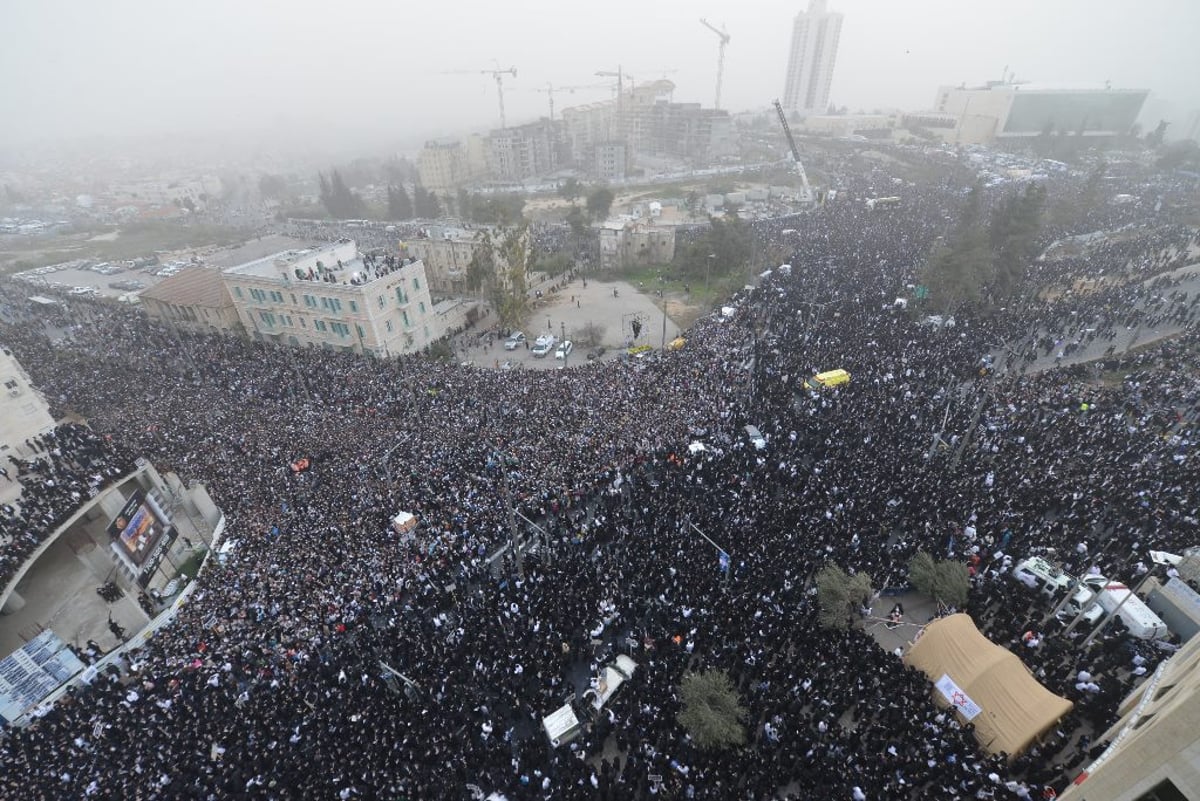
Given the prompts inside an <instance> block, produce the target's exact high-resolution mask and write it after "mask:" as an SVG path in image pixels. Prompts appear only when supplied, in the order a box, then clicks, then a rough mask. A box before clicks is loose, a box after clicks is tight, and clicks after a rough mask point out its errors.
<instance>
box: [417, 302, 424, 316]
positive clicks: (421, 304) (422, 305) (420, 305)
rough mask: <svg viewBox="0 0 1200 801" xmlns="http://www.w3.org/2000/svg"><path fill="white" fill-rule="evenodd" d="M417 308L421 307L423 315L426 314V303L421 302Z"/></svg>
mask: <svg viewBox="0 0 1200 801" xmlns="http://www.w3.org/2000/svg"><path fill="white" fill-rule="evenodd" d="M417 306H418V307H420V309H421V314H424V313H425V301H421V302H420V303H418V304H417Z"/></svg>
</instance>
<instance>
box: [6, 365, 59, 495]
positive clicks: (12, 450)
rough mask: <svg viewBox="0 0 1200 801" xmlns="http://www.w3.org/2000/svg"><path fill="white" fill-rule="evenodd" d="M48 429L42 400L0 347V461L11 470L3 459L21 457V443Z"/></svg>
mask: <svg viewBox="0 0 1200 801" xmlns="http://www.w3.org/2000/svg"><path fill="white" fill-rule="evenodd" d="M52 428H54V418H53V417H51V416H50V407H49V405H48V404H47V403H46V399H45V398H43V397H42V394H41V393H40V392H38V391H37V390H36V389H34V387H33V384H32V383H30V381H29V375H28V374H27V373H26V372H25V368H24V367H22V366H21V363H20V362H18V361H17V359H16V357H15V356H13V355H12V354H11V353H10V352H9V351H8V349H7V348H0V462H3V464H4V465H5V466H6V467H9V468H10V469H11V465H9V464H8V459H6V458H5V457H7V456H18V457H19V456H22V455H24V454H25V447H24V445H23V443H24V442H25V440H27V439H30V438H32V437H35V436H37V435H38V434H41V433H43V432H46V431H49V430H50V429H52ZM6 483H11V482H6ZM7 500H8V499H7V498H5V501H6V502H7Z"/></svg>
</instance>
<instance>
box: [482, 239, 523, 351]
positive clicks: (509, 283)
mask: <svg viewBox="0 0 1200 801" xmlns="http://www.w3.org/2000/svg"><path fill="white" fill-rule="evenodd" d="M528 241H529V237H528V226H526V225H521V226H519V227H517V228H513V229H511V230H509V231H508V233H506V234H505V236H504V239H503V240H501V242H500V246H499V248H498V250H499V253H500V257H501V259H502V260H503V262H504V264H505V268H504V272H503V276H502V280H497V281H495V282H494V283H493V285H492V293H491V294H492V308H494V309H495V310H496V313H497V315H499V317H500V325H501V326H503V327H505V328H515V327H516V326H518V325H520V324H521V320H522V319H524V317H525V315H526V313H527V312H528V311H529V294H528V292H527V291H526V290H527V289H528V282H527V280H526V279H527V275H528V268H529V264H528V259H529V244H528Z"/></svg>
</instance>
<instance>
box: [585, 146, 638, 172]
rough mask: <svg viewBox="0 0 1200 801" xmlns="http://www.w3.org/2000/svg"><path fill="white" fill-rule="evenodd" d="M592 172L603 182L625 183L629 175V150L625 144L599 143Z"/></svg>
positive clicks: (595, 148) (594, 149)
mask: <svg viewBox="0 0 1200 801" xmlns="http://www.w3.org/2000/svg"><path fill="white" fill-rule="evenodd" d="M592 152H593V164H592V169H591V172H592V174H593V175H595V176H596V177H597V178H599V179H600V180H601V181H624V180H625V176H626V175H628V174H629V148H628V146H626V144H625V142H623V141H619V140H614V141H610V142H597V143H596V144H595V146H594V147H593V150H592Z"/></svg>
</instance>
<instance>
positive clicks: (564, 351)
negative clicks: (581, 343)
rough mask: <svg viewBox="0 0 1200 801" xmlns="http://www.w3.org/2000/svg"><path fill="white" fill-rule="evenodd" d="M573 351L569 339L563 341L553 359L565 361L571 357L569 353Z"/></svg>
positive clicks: (572, 344)
mask: <svg viewBox="0 0 1200 801" xmlns="http://www.w3.org/2000/svg"><path fill="white" fill-rule="evenodd" d="M573 350H575V344H574V343H573V342H571V340H569V339H565V340H563V343H562V344H561V345H559V346H558V350H556V351H555V352H554V358H556V359H566V358H567V357H568V356H570V355H571V351H573Z"/></svg>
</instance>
